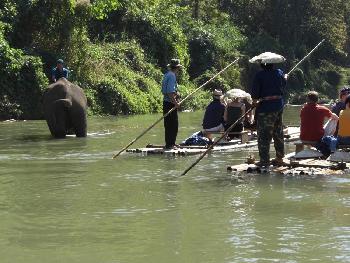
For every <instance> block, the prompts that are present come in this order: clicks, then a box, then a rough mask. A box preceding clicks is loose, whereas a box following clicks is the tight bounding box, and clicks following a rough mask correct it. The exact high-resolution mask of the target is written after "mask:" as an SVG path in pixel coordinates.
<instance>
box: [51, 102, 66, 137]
mask: <svg viewBox="0 0 350 263" xmlns="http://www.w3.org/2000/svg"><path fill="white" fill-rule="evenodd" d="M67 118H68V113H67V109H66V108H65V107H63V106H59V105H57V107H56V108H55V119H56V121H55V126H54V127H53V133H52V132H51V133H52V135H53V136H54V137H56V138H65V137H66V135H67Z"/></svg>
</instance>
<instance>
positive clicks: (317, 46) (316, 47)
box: [287, 39, 325, 75]
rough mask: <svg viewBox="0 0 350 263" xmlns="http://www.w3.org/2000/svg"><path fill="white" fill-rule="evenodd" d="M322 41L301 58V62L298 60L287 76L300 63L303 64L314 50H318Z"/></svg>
mask: <svg viewBox="0 0 350 263" xmlns="http://www.w3.org/2000/svg"><path fill="white" fill-rule="evenodd" d="M324 41H325V39H322V41H321V42H320V43H318V44H317V45H316V46H315V47H314V48H313V49H312V50H311V51H310V52H309V53H308V54H307V55H306V56H305V57H303V58H302V60H300V61H299V62H298V63H297V64H296V65H295V66H294V67H293V68H292V69H291V70H290V71H289V72H288V73H287V74H288V75H289V74H290V73H292V72H293V71H294V70H295V69H296V68H297V67H298V66H299V65H300V64H301V63H303V62H304V60H305V59H307V58H308V57H309V56H310V55H311V54H312V53H313V52H314V51H315V50H316V49H318V48H319V46H321V45H322V43H323V42H324Z"/></svg>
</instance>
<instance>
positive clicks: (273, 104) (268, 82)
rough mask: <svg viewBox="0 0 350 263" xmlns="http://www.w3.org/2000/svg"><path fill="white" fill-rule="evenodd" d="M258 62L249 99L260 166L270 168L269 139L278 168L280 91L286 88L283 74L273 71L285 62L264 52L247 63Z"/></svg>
mask: <svg viewBox="0 0 350 263" xmlns="http://www.w3.org/2000/svg"><path fill="white" fill-rule="evenodd" d="M249 61H250V62H251V63H259V64H260V66H261V68H262V70H261V71H260V72H258V73H257V74H256V76H255V78H254V82H253V87H252V98H253V100H254V102H255V104H256V105H257V109H256V120H257V132H258V148H259V156H260V162H259V163H258V164H259V165H260V166H266V167H268V166H269V165H270V143H271V140H272V138H273V140H274V147H275V150H276V158H275V159H274V160H272V164H273V165H281V164H282V163H283V157H284V138H283V126H282V114H283V107H284V102H283V98H282V94H283V93H282V90H283V88H284V87H285V86H286V80H287V77H288V76H287V75H286V74H284V73H283V71H282V70H280V69H274V67H273V65H274V64H275V63H281V62H284V61H285V58H284V57H283V56H281V55H278V54H274V53H270V52H265V53H262V54H260V55H259V56H256V57H254V58H252V59H251V60H249Z"/></svg>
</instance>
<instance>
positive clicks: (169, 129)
mask: <svg viewBox="0 0 350 263" xmlns="http://www.w3.org/2000/svg"><path fill="white" fill-rule="evenodd" d="M181 68H182V65H181V64H180V60H179V59H172V60H171V61H170V63H169V64H168V69H169V71H168V72H167V73H165V74H164V77H163V81H162V93H163V96H164V97H163V114H166V113H168V112H169V111H170V110H171V109H172V108H174V107H176V109H175V110H174V111H173V112H171V113H170V114H169V115H168V116H166V117H165V118H164V129H165V148H166V149H175V148H176V144H175V142H176V136H177V132H178V127H179V121H178V116H177V108H178V107H179V101H178V99H179V98H178V91H177V81H176V77H177V75H178V73H179V71H180V69H181Z"/></svg>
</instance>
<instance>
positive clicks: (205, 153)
mask: <svg viewBox="0 0 350 263" xmlns="http://www.w3.org/2000/svg"><path fill="white" fill-rule="evenodd" d="M253 109H254V107H251V108H250V109H249V110H247V111H246V113H244V114H243V115H242V116H241V117H240V118H239V119H238V120H237V121H235V122H234V123H233V124H232V125H231V126H230V127H228V129H227V130H226V131H225V133H224V134H223V135H221V136H220V138H219V139H218V140H217V141H215V142H214V143H213V144H211V145H210V146H209V148H208V149H207V150H206V151H205V152H204V153H202V155H201V156H199V158H198V159H197V160H196V161H195V162H194V163H192V164H191V166H190V167H188V168H187V169H186V170H185V171H184V172H183V173H182V174H181V175H180V176H183V175H186V174H187V173H188V171H189V170H191V169H192V168H193V167H194V166H195V165H196V164H197V163H199V162H200V160H202V159H203V158H204V156H206V155H207V153H208V152H209V151H211V150H212V149H213V148H214V146H215V145H217V144H218V143H219V141H221V140H222V139H223V138H225V137H226V136H227V135H228V134H229V133H230V131H231V130H232V129H233V128H234V127H235V126H236V125H237V124H238V123H239V122H241V121H242V120H243V119H244V118H245V117H246V116H247V115H248V114H249V113H250V112H251V111H252V110H253Z"/></svg>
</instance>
